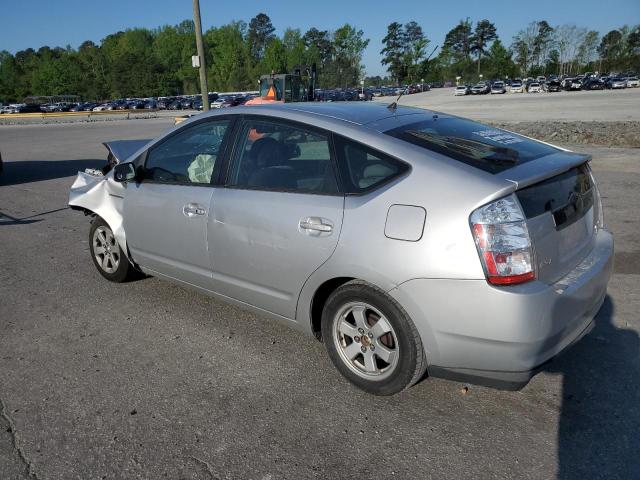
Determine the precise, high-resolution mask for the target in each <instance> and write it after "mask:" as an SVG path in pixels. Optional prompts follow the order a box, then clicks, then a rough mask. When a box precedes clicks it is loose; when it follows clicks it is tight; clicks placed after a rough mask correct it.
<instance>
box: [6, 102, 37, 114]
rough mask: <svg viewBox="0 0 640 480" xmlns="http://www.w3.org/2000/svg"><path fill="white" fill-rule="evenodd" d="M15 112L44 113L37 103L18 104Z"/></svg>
mask: <svg viewBox="0 0 640 480" xmlns="http://www.w3.org/2000/svg"><path fill="white" fill-rule="evenodd" d="M13 113H42V108H41V107H40V105H39V104H37V103H23V104H21V105H17V106H16V107H15V108H14V111H13Z"/></svg>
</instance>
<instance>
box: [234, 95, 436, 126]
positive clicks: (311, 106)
mask: <svg viewBox="0 0 640 480" xmlns="http://www.w3.org/2000/svg"><path fill="white" fill-rule="evenodd" d="M400 102H402V99H400ZM387 106H388V104H386V103H382V102H331V103H324V102H300V103H284V104H278V105H275V104H274V105H260V106H248V107H236V108H237V109H238V110H236V111H237V113H243V114H252V113H254V114H259V113H260V112H262V111H269V112H272V113H275V112H278V111H279V112H282V113H286V112H298V113H304V114H308V115H311V116H321V117H327V118H332V119H337V120H343V121H346V122H350V123H354V124H357V125H366V124H369V123H372V122H376V121H380V120H383V119H385V118H389V117H399V116H404V115H415V114H423V115H424V114H429V113H435V112H431V111H429V110H425V109H422V108H415V107H406V106H403V105H402V104H400V105H398V107H397V108H396V110H395V111H392V110H389V109H388V108H387Z"/></svg>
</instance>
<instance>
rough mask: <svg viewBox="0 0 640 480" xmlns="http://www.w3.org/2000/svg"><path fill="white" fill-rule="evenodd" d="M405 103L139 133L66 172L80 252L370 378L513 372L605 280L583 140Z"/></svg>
mask: <svg viewBox="0 0 640 480" xmlns="http://www.w3.org/2000/svg"><path fill="white" fill-rule="evenodd" d="M400 108H402V114H401V115H396V114H395V113H394V112H393V111H390V110H389V109H388V107H387V106H386V105H384V104H382V103H378V102H358V103H349V104H330V105H329V104H323V103H313V102H310V103H296V104H289V105H287V104H283V105H263V106H261V107H237V108H235V109H225V110H216V111H212V112H209V113H207V114H202V115H197V116H194V117H193V118H191V119H189V120H186V121H185V122H183V123H182V124H180V126H179V127H177V128H176V129H173V130H171V131H169V132H168V133H166V134H164V135H162V136H161V137H159V138H157V139H156V140H153V141H151V142H150V143H147V144H145V145H144V146H142V147H141V146H140V145H139V144H137V145H133V146H131V148H130V149H129V153H128V154H126V153H125V154H124V155H125V156H124V161H123V162H122V163H119V164H117V165H116V166H115V167H114V169H113V170H112V171H111V172H108V173H107V174H106V176H105V175H95V176H94V175H91V174H88V173H84V172H82V173H79V174H78V178H77V179H76V181H75V183H74V184H73V186H72V187H71V191H70V194H69V205H70V206H71V208H73V209H77V210H81V211H83V212H84V213H86V214H89V215H90V216H91V217H92V222H91V226H90V228H88V240H89V245H88V246H89V256H90V259H91V260H90V261H91V262H93V264H94V265H95V267H96V269H97V270H98V272H99V273H100V274H101V275H102V276H103V277H104V278H105V279H107V280H109V281H113V282H123V281H125V280H127V279H128V278H132V277H134V276H135V275H136V274H137V273H138V271H139V270H140V271H142V272H144V273H147V274H150V275H153V276H154V277H157V278H161V279H165V280H168V281H174V282H177V283H180V284H182V285H188V286H192V287H194V288H196V289H198V290H199V291H200V292H205V293H207V294H209V295H211V296H213V297H216V298H219V299H221V300H224V301H227V302H231V303H233V304H236V305H239V306H242V307H244V308H247V309H250V310H251V311H253V312H255V313H257V314H259V315H263V316H266V317H268V318H270V319H273V320H279V321H281V322H283V323H285V324H287V325H290V326H294V327H296V328H298V329H300V330H302V331H303V332H306V333H308V334H309V335H310V336H312V337H313V336H315V338H318V339H322V341H323V342H324V344H325V347H326V350H327V354H328V356H329V358H330V359H331V361H332V362H333V363H334V365H335V367H336V368H337V369H338V371H339V372H340V373H341V374H342V375H343V376H344V377H345V378H346V379H348V380H349V381H350V382H352V383H353V384H355V385H356V386H358V387H359V388H361V389H363V390H365V391H367V392H370V393H373V394H378V395H390V394H395V393H398V392H400V391H402V390H404V389H406V388H408V387H409V386H411V385H413V384H414V383H416V382H418V381H419V380H420V379H421V378H422V377H423V376H424V375H425V373H427V374H428V375H430V376H434V377H445V378H450V379H456V380H460V381H464V382H473V383H481V384H486V385H491V386H494V387H500V388H510V389H518V388H522V387H523V386H524V385H525V384H526V383H527V382H528V381H529V380H530V379H531V377H532V376H533V375H534V374H535V372H536V371H537V370H538V368H539V367H540V366H541V365H543V364H545V363H546V362H547V361H549V360H550V359H551V358H553V357H554V356H555V355H557V354H559V353H560V352H561V351H563V350H564V349H565V348H567V347H568V346H570V345H572V344H574V343H575V342H577V341H578V340H580V338H582V337H583V336H584V335H586V333H588V332H589V331H590V330H591V328H592V327H593V318H594V316H595V315H596V314H597V312H598V311H599V309H600V307H601V306H602V304H603V302H604V300H605V297H606V291H607V283H608V281H609V278H610V275H611V272H612V265H613V237H612V235H611V233H609V232H608V231H607V230H606V229H605V227H604V224H603V215H602V204H601V200H600V196H599V193H598V189H597V185H596V181H595V178H594V176H593V173H592V171H591V168H590V166H589V160H590V156H589V155H583V154H577V153H572V152H569V151H566V150H564V149H559V148H556V147H553V146H551V145H548V144H545V143H540V142H537V141H535V140H532V139H529V138H526V137H523V136H520V135H517V134H514V133H510V132H507V131H503V130H500V129H498V128H495V127H489V126H485V125H482V124H480V123H477V122H473V121H470V120H465V119H462V118H459V117H454V116H449V115H446V114H442V113H439V114H438V115H435V114H434V112H431V111H427V110H422V109H412V108H409V107H400ZM427 220H428V221H427ZM185 233H188V234H185ZM363 239H366V241H363ZM80 250H81V249H80ZM137 269H139V270H137ZM143 290H144V289H136V292H131V293H130V294H131V295H134V296H135V295H141V294H143V293H144V292H143ZM87 301H90V300H87ZM586 347H587V348H588V347H589V346H588V345H587V346H586ZM301 349H302V350H301ZM303 350H304V347H303V346H302V345H297V346H296V349H295V353H294V354H292V355H300V354H301V351H302V352H303ZM274 353H278V352H274ZM242 355H243V352H242V351H240V350H239V351H238V365H239V368H250V367H248V366H243V358H242ZM594 355H595V353H594ZM287 361H295V358H290V359H288V360H287ZM301 371H303V370H301ZM307 374H309V375H315V374H316V372H313V371H308V372H307ZM327 378H328V377H326V376H325V378H323V379H319V380H316V381H317V382H320V383H322V382H327V381H328V380H327Z"/></svg>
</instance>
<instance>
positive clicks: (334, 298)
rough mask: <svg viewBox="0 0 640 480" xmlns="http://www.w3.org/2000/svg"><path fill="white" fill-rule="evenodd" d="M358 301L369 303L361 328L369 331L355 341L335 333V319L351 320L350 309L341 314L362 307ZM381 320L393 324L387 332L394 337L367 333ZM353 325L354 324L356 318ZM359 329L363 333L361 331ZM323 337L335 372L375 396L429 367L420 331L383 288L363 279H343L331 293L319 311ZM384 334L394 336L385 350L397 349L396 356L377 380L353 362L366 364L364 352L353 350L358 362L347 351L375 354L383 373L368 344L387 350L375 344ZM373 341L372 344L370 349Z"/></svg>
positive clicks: (406, 382) (398, 386) (405, 383)
mask: <svg viewBox="0 0 640 480" xmlns="http://www.w3.org/2000/svg"><path fill="white" fill-rule="evenodd" d="M360 304H362V305H366V306H368V307H371V309H368V308H365V310H364V318H365V319H366V321H367V322H368V326H367V327H365V329H367V330H366V332H365V333H364V335H362V338H360V339H357V338H356V337H353V338H356V340H354V341H351V342H349V336H348V335H344V336H343V335H342V333H341V332H339V331H338V330H339V328H338V322H340V323H341V324H344V322H343V318H344V319H346V320H347V321H348V322H349V321H350V320H349V316H350V315H351V318H352V319H353V318H355V315H354V314H353V313H348V314H347V315H346V316H344V312H345V311H347V310H349V309H350V308H353V309H355V308H361V306H360ZM356 305H358V307H356ZM376 311H377V312H376ZM376 317H378V318H377V319H376ZM380 318H383V319H386V321H387V322H388V324H390V326H391V327H392V330H391V332H390V333H389V334H388V335H392V337H388V336H387V337H385V336H384V335H383V336H380V337H379V338H377V334H376V335H373V336H372V335H371V332H369V330H368V328H371V331H373V329H374V328H375V326H376V324H377V323H378V322H379V321H380ZM351 323H352V324H353V325H354V326H356V327H357V322H356V321H355V320H354V321H351ZM381 328H382V327H381ZM359 331H360V332H362V330H359ZM369 337H370V338H371V339H369ZM322 338H323V341H324V344H325V347H326V349H327V352H328V354H329V358H331V361H332V362H333V364H334V365H335V367H336V368H337V369H338V371H339V372H340V373H341V374H342V375H343V376H344V377H345V378H346V379H347V380H349V381H350V382H351V383H353V384H354V385H356V386H357V387H359V388H361V389H362V390H364V391H366V392H368V393H372V394H374V395H393V394H395V393H398V392H401V391H402V390H405V389H407V388H409V387H410V386H412V385H413V384H415V383H416V382H417V381H419V380H420V379H421V378H422V377H423V375H424V374H425V372H426V369H427V359H426V356H425V353H424V348H423V345H422V341H421V339H420V335H419V334H418V331H417V329H416V327H415V325H414V324H413V322H412V321H411V319H410V318H409V316H408V315H407V313H406V312H405V311H404V309H403V308H402V307H401V306H400V304H398V302H396V301H395V300H394V299H393V298H392V297H390V296H389V295H387V294H386V293H385V292H384V291H382V290H380V289H379V288H377V287H375V286H373V285H371V284H369V283H367V282H364V281H362V280H353V281H350V282H347V283H345V284H344V285H342V286H341V287H339V288H337V289H336V290H335V291H334V292H333V293H332V294H331V295H330V296H329V298H328V299H327V302H326V303H325V305H324V309H323V311H322ZM385 338H386V339H389V338H391V339H392V341H389V343H387V344H386V346H387V347H391V348H389V350H391V351H395V352H396V354H395V356H394V358H397V360H394V361H393V362H394V363H393V365H392V364H391V363H390V364H388V367H387V368H388V370H387V372H386V373H384V374H383V373H380V374H379V375H380V378H376V377H375V375H377V374H376V373H374V374H372V375H374V376H370V377H369V376H367V375H368V372H366V371H364V369H360V368H359V366H358V365H357V362H360V363H361V364H362V365H364V364H366V360H365V358H364V354H363V355H360V354H358V353H357V355H358V356H360V357H362V360H357V358H358V357H356V358H354V359H352V360H348V359H347V357H348V356H349V354H348V353H347V349H348V347H349V346H351V345H352V344H353V347H354V348H355V350H351V352H357V350H358V348H360V349H364V350H362V351H363V352H366V353H367V354H368V355H374V357H373V358H374V362H375V364H376V368H377V367H380V363H382V365H383V366H382V368H381V371H384V368H385V367H384V365H385V362H384V361H382V359H381V358H379V357H377V356H375V355H377V353H370V352H369V351H368V348H370V349H371V351H374V348H375V345H378V347H379V348H378V351H379V352H380V351H384V350H385V349H381V348H380V347H381V346H382V345H380V343H379V342H380V341H385ZM365 340H366V343H365ZM356 342H357V344H356ZM374 342H375V343H374ZM345 345H346V346H345ZM365 345H368V347H367V346H365ZM371 345H373V346H374V347H373V348H372V347H371ZM389 350H387V351H389ZM374 370H375V369H374Z"/></svg>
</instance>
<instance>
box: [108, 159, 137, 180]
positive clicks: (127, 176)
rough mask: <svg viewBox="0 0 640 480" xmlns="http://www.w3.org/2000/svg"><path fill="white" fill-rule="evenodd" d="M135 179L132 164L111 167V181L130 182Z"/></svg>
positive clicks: (134, 169)
mask: <svg viewBox="0 0 640 480" xmlns="http://www.w3.org/2000/svg"><path fill="white" fill-rule="evenodd" d="M135 178H136V168H135V167H134V165H133V163H130V162H127V163H119V164H118V165H116V166H115V167H113V179H114V180H115V181H116V182H119V183H123V182H130V181H131V180H134V179H135Z"/></svg>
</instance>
